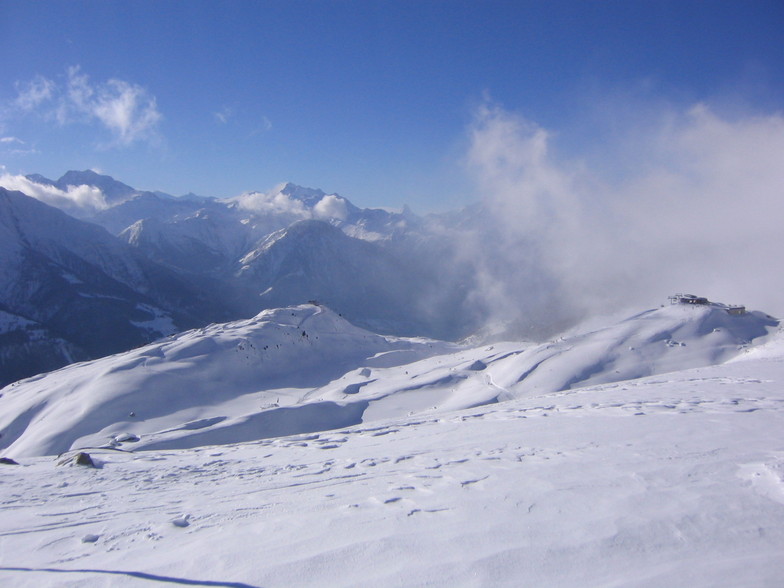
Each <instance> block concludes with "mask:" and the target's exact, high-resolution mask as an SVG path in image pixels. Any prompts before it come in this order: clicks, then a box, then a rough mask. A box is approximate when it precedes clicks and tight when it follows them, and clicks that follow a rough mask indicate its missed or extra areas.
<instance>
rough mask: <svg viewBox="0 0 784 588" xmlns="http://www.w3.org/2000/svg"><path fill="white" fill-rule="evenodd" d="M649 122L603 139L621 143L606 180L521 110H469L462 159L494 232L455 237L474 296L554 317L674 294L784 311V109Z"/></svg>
mask: <svg viewBox="0 0 784 588" xmlns="http://www.w3.org/2000/svg"><path fill="white" fill-rule="evenodd" d="M646 123H647V124H646V125H642V126H641V125H635V127H634V128H635V131H639V129H640V128H647V129H649V130H648V132H646V133H639V132H637V133H636V134H634V135H633V136H631V135H630V136H625V137H623V138H622V139H621V140H620V141H619V143H618V144H616V145H606V146H604V147H606V154H607V157H613V152H614V151H617V150H618V149H624V150H625V153H624V160H625V163H624V165H625V169H624V170H622V173H619V174H617V175H614V176H608V175H607V174H606V173H603V174H602V175H599V174H598V173H597V172H593V171H592V170H591V169H588V168H587V166H586V165H585V164H584V163H581V162H575V161H564V160H562V159H559V157H558V154H557V153H555V152H554V148H553V143H554V141H553V135H552V134H551V133H549V132H548V131H546V130H545V129H542V128H540V127H538V126H537V125H535V124H533V123H532V122H530V121H527V120H525V119H524V118H523V117H521V116H518V115H516V114H514V113H511V112H508V111H506V110H504V109H502V108H499V107H497V106H494V105H487V104H486V105H484V106H483V107H481V108H480V109H479V110H478V112H477V114H476V117H475V120H474V123H473V125H472V127H471V129H470V141H471V142H470V148H469V150H468V154H467V157H466V163H467V167H468V169H469V170H470V173H471V174H472V177H473V178H474V180H475V181H476V185H477V189H478V190H479V192H480V193H481V194H482V195H483V198H484V202H485V205H486V206H487V208H488V209H489V211H490V214H491V218H492V225H493V227H494V229H493V230H494V233H493V242H492V243H488V242H487V241H486V240H485V241H482V240H474V241H472V240H471V239H469V238H464V239H463V241H462V242H463V251H462V254H463V256H464V258H466V259H469V260H472V263H473V264H474V267H475V272H476V275H477V276H478V280H479V281H480V283H481V284H482V287H481V288H479V289H477V291H476V292H475V293H474V298H475V301H476V303H477V304H478V305H480V306H482V307H483V308H486V309H488V310H491V309H495V310H497V311H498V314H499V315H503V314H504V313H512V316H515V315H516V316H517V317H518V318H519V319H520V320H522V321H523V322H524V321H525V320H526V319H527V318H528V319H530V320H539V319H541V317H548V318H547V320H549V321H551V322H552V323H553V324H557V323H558V324H560V323H565V322H568V321H573V320H576V318H577V317H579V316H582V315H585V314H589V313H597V312H611V311H613V309H618V308H622V307H627V306H628V307H635V308H640V307H641V306H642V307H644V306H647V305H652V304H657V303H659V302H662V301H664V300H665V298H666V295H667V294H668V293H672V292H675V291H681V290H685V291H694V292H695V293H699V294H702V295H705V296H708V297H709V298H713V299H716V300H719V301H724V302H738V303H745V304H747V305H748V306H752V307H756V308H759V309H761V310H765V311H767V312H771V313H774V314H776V313H778V314H783V315H784V299H782V297H781V294H780V293H781V292H782V291H784V274H782V273H781V272H780V271H778V268H779V267H780V265H781V261H780V255H781V251H782V250H784V231H782V229H781V219H782V218H784V198H782V187H784V165H782V162H783V161H784V117H782V116H781V115H779V114H772V115H768V116H746V117H740V118H735V119H732V120H730V119H727V118H723V117H721V116H719V115H718V114H716V113H715V112H714V111H713V110H711V108H709V107H708V106H706V105H697V106H695V107H693V108H690V109H688V110H686V111H672V110H670V111H667V112H662V113H660V116H659V117H658V118H657V120H655V121H653V123H652V121H650V120H648V121H646ZM630 132H631V131H630ZM599 163H600V165H597V166H596V168H595V169H612V168H613V165H606V166H605V165H601V163H602V162H599Z"/></svg>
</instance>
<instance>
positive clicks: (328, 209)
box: [313, 194, 348, 220]
mask: <svg viewBox="0 0 784 588" xmlns="http://www.w3.org/2000/svg"><path fill="white" fill-rule="evenodd" d="M313 214H314V215H315V216H316V218H322V219H330V218H334V219H338V220H346V216H348V209H347V208H346V201H345V199H343V198H341V197H340V196H335V195H334V194H328V195H326V196H324V198H322V199H321V200H319V201H318V202H317V203H316V206H314V207H313Z"/></svg>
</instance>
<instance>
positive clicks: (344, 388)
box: [0, 304, 777, 456]
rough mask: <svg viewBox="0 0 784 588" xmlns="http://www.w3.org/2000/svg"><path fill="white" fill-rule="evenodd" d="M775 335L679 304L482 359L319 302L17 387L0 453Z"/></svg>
mask: <svg viewBox="0 0 784 588" xmlns="http://www.w3.org/2000/svg"><path fill="white" fill-rule="evenodd" d="M776 325H777V321H775V320H774V319H772V318H771V317H768V316H767V315H765V314H763V313H759V312H753V313H747V314H745V315H743V316H732V315H729V314H728V313H727V312H726V311H725V310H723V309H722V308H720V307H716V306H701V307H691V306H684V305H674V306H667V307H664V308H661V309H656V310H652V311H647V312H644V313H641V314H639V315H637V316H634V317H631V318H629V319H627V320H625V321H621V322H620V323H618V324H616V325H613V326H610V327H607V328H604V329H600V330H597V331H592V332H590V333H586V334H582V335H577V336H574V337H569V338H566V339H563V340H560V341H554V342H550V343H546V344H541V345H533V344H527V345H526V344H521V343H516V342H507V343H496V344H494V345H483V346H479V347H473V348H471V347H459V346H456V345H452V344H447V343H440V342H436V341H432V340H424V339H399V338H391V337H382V336H380V335H375V334H373V333H370V332H368V331H363V330H361V329H358V328H356V327H353V326H352V325H351V324H349V323H348V322H346V321H345V320H344V319H342V318H341V317H339V316H338V315H337V314H335V313H334V312H332V311H330V310H328V309H326V308H324V307H321V306H316V305H310V304H306V305H302V306H298V307H291V308H284V309H278V310H274V311H264V312H262V313H261V314H259V315H258V316H257V317H255V318H254V319H250V320H247V321H239V322H234V323H228V324H218V325H212V326H210V327H207V328H205V329H199V330H196V331H190V332H187V333H183V334H181V335H176V336H174V337H172V338H170V339H167V340H163V341H159V342H157V343H155V344H151V345H148V346H146V347H142V348H139V349H136V350H133V351H130V352H126V353H123V354H119V355H115V356H112V357H108V358H104V359H100V360H95V361H92V362H88V363H83V364H76V365H72V366H69V367H67V368H64V369H61V370H59V371H57V372H53V373H50V374H46V375H43V376H40V377H36V378H31V379H29V380H25V381H22V382H17V383H16V384H13V385H11V386H8V387H6V388H5V389H3V390H2V392H0V393H1V394H2V397H0V433H2V437H0V448H7V449H6V452H7V453H8V455H11V456H26V455H44V454H55V453H60V452H63V451H66V450H69V449H76V448H79V447H94V446H107V445H109V446H121V447H124V448H129V447H130V448H133V447H136V448H163V447H167V448H184V447H194V446H198V445H208V444H218V443H220V444H224V443H234V442H239V441H249V440H253V439H262V438H268V437H277V436H280V435H287V434H294V433H305V432H313V431H321V430H328V429H335V428H339V427H344V426H347V425H350V424H357V423H360V422H364V423H368V422H373V421H379V420H384V419H389V418H397V417H406V416H413V415H432V414H436V413H442V412H444V411H449V410H457V409H464V408H469V407H473V406H480V405H486V404H491V403H496V402H499V401H504V400H510V399H513V398H519V397H527V396H530V395H532V394H541V393H549V392H558V391H563V390H569V389H572V388H575V387H578V386H585V385H593V384H602V383H610V382H618V381H623V380H629V379H632V378H639V377H642V376H647V375H653V374H661V373H667V372H672V371H676V370H682V369H686V368H690V367H699V366H706V365H712V364H715V363H720V362H723V361H726V360H728V359H730V358H732V357H734V356H736V355H738V354H739V353H741V352H742V351H744V350H745V349H747V348H749V346H750V345H751V344H752V343H753V342H759V341H762V340H764V338H765V337H766V336H767V335H769V332H770V331H771V330H773V329H774V327H775V326H776ZM127 439H131V440H132V441H131V442H130V443H128V442H127V441H126V440H127Z"/></svg>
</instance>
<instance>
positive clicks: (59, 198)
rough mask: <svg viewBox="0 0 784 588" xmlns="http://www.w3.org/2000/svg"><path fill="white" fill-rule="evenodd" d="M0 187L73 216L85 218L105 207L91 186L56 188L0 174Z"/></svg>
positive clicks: (102, 199)
mask: <svg viewBox="0 0 784 588" xmlns="http://www.w3.org/2000/svg"><path fill="white" fill-rule="evenodd" d="M0 187H3V188H6V189H7V190H17V191H19V192H22V193H23V194H26V195H27V196H31V197H32V198H35V199H37V200H40V201H41V202H45V203H46V204H49V205H50V206H55V207H57V208H60V209H62V210H64V211H66V212H68V213H69V214H73V215H75V216H86V215H90V214H92V213H94V212H97V211H99V210H102V209H104V208H106V207H107V203H106V197H105V196H104V194H103V192H101V190H100V189H98V188H96V187H93V186H86V185H83V186H68V189H67V190H61V189H59V188H57V187H56V186H50V185H46V184H38V183H37V182H33V181H31V180H29V179H28V178H26V177H25V176H22V175H12V174H8V173H3V174H0Z"/></svg>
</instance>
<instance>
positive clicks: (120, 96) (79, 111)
mask: <svg viewBox="0 0 784 588" xmlns="http://www.w3.org/2000/svg"><path fill="white" fill-rule="evenodd" d="M16 89H17V97H16V100H14V103H13V105H12V106H13V107H14V108H15V109H16V110H17V111H18V112H20V113H22V114H31V113H36V114H40V115H42V116H43V117H44V118H46V119H49V120H55V121H56V122H57V123H59V124H61V125H66V124H73V123H82V124H93V123H98V124H99V125H101V126H102V127H103V128H104V129H105V130H107V131H108V132H109V133H110V134H111V137H112V141H111V143H110V144H109V146H127V145H130V144H132V143H136V142H138V141H152V140H155V139H157V137H158V124H159V123H160V121H161V120H162V118H163V116H162V115H161V113H160V111H159V110H158V106H157V102H156V99H155V97H154V96H152V95H151V94H150V93H149V92H148V91H147V90H146V89H145V88H143V87H142V86H140V85H138V84H133V83H131V82H127V81H124V80H120V79H115V78H113V79H109V80H107V81H106V82H98V83H96V82H92V81H91V80H90V78H89V77H88V76H87V74H85V73H83V72H82V71H81V69H80V68H79V67H78V66H74V67H70V68H68V70H67V72H66V77H65V82H64V83H61V82H57V81H55V80H51V79H48V78H45V77H43V76H40V75H39V76H36V77H35V78H33V79H32V80H31V81H29V82H18V83H17V84H16Z"/></svg>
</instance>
